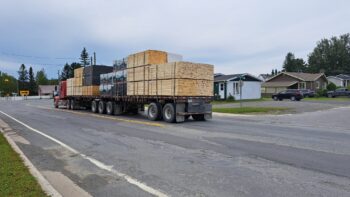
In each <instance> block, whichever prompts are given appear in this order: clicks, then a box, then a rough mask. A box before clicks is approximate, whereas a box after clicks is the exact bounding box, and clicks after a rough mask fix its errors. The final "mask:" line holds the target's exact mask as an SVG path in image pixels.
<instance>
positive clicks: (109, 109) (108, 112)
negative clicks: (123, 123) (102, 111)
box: [106, 101, 114, 115]
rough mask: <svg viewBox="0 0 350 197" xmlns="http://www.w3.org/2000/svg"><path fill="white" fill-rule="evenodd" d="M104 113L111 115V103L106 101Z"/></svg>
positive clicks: (112, 111)
mask: <svg viewBox="0 0 350 197" xmlns="http://www.w3.org/2000/svg"><path fill="white" fill-rule="evenodd" d="M106 112H107V114H108V115H113V113H114V110H113V102H112V101H108V102H107V105H106Z"/></svg>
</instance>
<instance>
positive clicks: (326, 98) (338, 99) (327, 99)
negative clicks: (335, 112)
mask: <svg viewBox="0 0 350 197" xmlns="http://www.w3.org/2000/svg"><path fill="white" fill-rule="evenodd" d="M304 100H305V101H350V98H349V97H336V98H328V97H313V98H304Z"/></svg>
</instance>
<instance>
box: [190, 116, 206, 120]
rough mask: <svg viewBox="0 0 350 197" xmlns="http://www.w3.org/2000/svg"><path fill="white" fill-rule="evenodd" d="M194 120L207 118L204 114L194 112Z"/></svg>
mask: <svg viewBox="0 0 350 197" xmlns="http://www.w3.org/2000/svg"><path fill="white" fill-rule="evenodd" d="M192 118H193V120H197V121H203V120H205V118H204V114H193V115H192Z"/></svg>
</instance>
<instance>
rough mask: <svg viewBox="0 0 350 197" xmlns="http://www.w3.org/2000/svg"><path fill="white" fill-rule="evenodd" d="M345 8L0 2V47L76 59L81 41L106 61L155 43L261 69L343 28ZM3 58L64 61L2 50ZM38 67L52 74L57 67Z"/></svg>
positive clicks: (314, 0) (187, 1)
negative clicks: (20, 55)
mask: <svg viewBox="0 0 350 197" xmlns="http://www.w3.org/2000/svg"><path fill="white" fill-rule="evenodd" d="M349 6H350V2H348V1H345V0H344V1H342V0H338V1H326V0H324V1H318V0H310V1H301V0H298V1H293V2H291V1H285V0H279V1H277V0H270V1H258V0H248V1H232V0H218V1H210V0H201V1H199V0H178V1H164V0H153V1H137V0H129V1H110V0H99V1H98V0H90V1H88V0H75V1H68V0H60V1H58V0H52V1H46V0H34V1H19V0H4V1H1V2H0V26H1V27H2V28H1V30H2V31H1V34H2V36H1V37H0V52H7V53H16V54H25V55H30V56H44V57H75V58H78V57H79V54H80V51H81V49H82V47H83V46H85V47H87V49H88V51H89V52H90V54H92V52H93V51H96V52H97V57H98V63H103V64H109V65H111V63H112V61H113V60H114V59H117V58H122V57H125V56H127V55H128V54H130V53H133V52H137V51H141V50H145V49H159V50H165V51H170V52H175V53H179V54H182V55H183V56H184V57H185V59H187V60H190V61H196V62H206V63H212V64H214V65H215V70H216V71H218V72H224V73H239V72H250V73H252V74H259V73H266V72H270V71H271V69H273V68H281V64H282V62H283V59H284V56H285V55H286V53H287V52H289V51H292V52H294V53H295V54H296V56H298V57H303V58H307V54H308V53H310V52H311V51H312V49H313V47H314V46H315V44H316V42H317V41H318V40H320V39H322V38H325V37H330V36H333V35H340V34H344V33H348V31H349V29H350V27H349V26H350V24H349V23H348V22H347V21H348V20H349V19H350V12H348V7H349ZM1 59H2V60H3V61H5V60H6V61H7V62H11V61H14V62H16V61H17V62H18V61H21V62H23V63H27V64H33V65H34V63H53V64H64V63H65V61H68V60H58V59H55V58H51V59H50V62H45V61H46V60H40V61H38V60H37V59H31V58H27V59H24V58H23V59H20V60H19V59H18V58H14V57H12V58H10V57H6V56H4V55H1V53H0V60H1ZM52 59H53V60H52ZM42 66H44V67H45V69H46V70H47V71H48V72H49V73H50V75H51V76H53V77H54V76H56V73H57V69H58V68H59V67H58V66H45V65H42ZM38 67H40V65H39V66H38ZM0 69H1V70H3V69H4V70H7V69H9V68H8V67H5V66H1V65H0Z"/></svg>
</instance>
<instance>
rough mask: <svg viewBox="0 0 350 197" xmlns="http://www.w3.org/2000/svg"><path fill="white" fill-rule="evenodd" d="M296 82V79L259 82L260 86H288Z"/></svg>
mask: <svg viewBox="0 0 350 197" xmlns="http://www.w3.org/2000/svg"><path fill="white" fill-rule="evenodd" d="M296 83H298V81H276V82H265V83H263V84H261V86H262V87H289V86H292V85H294V84H296Z"/></svg>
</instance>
